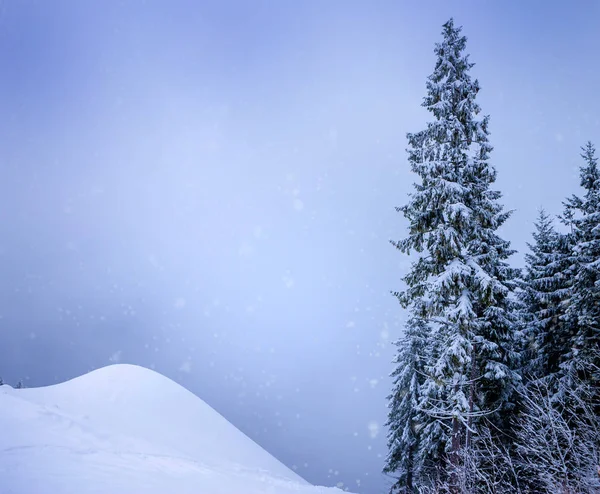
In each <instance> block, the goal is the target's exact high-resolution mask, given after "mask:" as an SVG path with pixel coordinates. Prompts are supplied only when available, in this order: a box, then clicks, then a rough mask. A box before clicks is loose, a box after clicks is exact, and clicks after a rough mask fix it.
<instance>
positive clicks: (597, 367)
mask: <svg viewBox="0 0 600 494" xmlns="http://www.w3.org/2000/svg"><path fill="white" fill-rule="evenodd" d="M582 151H583V152H582V154H581V156H582V158H583V159H584V165H583V166H582V167H581V169H580V178H581V182H580V184H581V186H582V187H583V188H584V189H585V193H584V195H583V197H581V198H580V197H578V196H573V197H571V198H570V199H569V200H568V201H567V203H566V209H567V211H569V212H570V213H571V215H570V216H571V217H572V224H573V233H572V236H573V249H572V271H571V272H572V274H573V278H572V289H571V297H570V300H569V306H568V308H567V314H566V317H565V319H566V322H567V324H569V325H570V329H571V333H572V336H571V340H570V352H569V354H568V355H567V356H566V358H565V360H564V362H563V363H562V368H563V371H564V373H565V378H564V381H565V384H566V385H569V382H570V380H571V378H572V377H573V376H575V375H576V376H577V377H578V382H581V383H583V384H586V385H589V386H591V388H592V389H597V390H599V394H600V361H599V359H598V356H599V355H600V353H599V350H600V170H599V169H598V159H597V158H596V156H595V148H594V146H593V144H592V143H591V142H588V143H587V144H586V145H585V146H584V147H583V148H582Z"/></svg>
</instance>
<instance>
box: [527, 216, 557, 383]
mask: <svg viewBox="0 0 600 494" xmlns="http://www.w3.org/2000/svg"><path fill="white" fill-rule="evenodd" d="M552 223H553V222H552V219H551V218H550V216H549V215H548V214H547V213H546V211H544V210H543V209H542V210H540V212H539V215H538V219H537V221H536V223H535V224H534V226H535V232H534V233H533V240H534V242H533V243H528V244H527V245H528V247H529V250H530V251H529V253H527V254H526V255H525V262H526V268H525V279H524V282H523V284H522V287H523V290H522V292H521V300H522V302H523V305H524V308H525V311H524V312H525V314H526V315H527V320H526V321H525V331H524V333H525V340H526V346H525V348H524V355H523V356H524V364H525V365H524V369H523V371H524V374H525V375H526V376H527V378H528V379H545V380H550V381H552V382H556V379H557V377H558V375H559V372H560V363H561V362H562V360H563V359H564V356H565V355H566V354H567V353H568V351H569V350H568V345H569V337H568V333H567V326H565V324H564V322H563V318H564V314H565V303H564V302H565V300H566V299H567V296H568V294H569V279H568V278H566V277H565V276H564V272H565V270H566V269H568V266H569V264H568V259H569V241H568V239H567V237H566V236H565V235H561V234H559V233H558V232H557V231H556V230H555V229H554V226H553V224H552ZM546 385H547V386H550V385H549V384H546Z"/></svg>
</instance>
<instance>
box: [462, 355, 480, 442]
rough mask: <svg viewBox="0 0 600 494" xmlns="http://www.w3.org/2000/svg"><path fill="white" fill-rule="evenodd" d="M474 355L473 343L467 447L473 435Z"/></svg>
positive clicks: (475, 372) (475, 375)
mask: <svg viewBox="0 0 600 494" xmlns="http://www.w3.org/2000/svg"><path fill="white" fill-rule="evenodd" d="M475 357H476V355H475V345H473V350H471V375H470V376H469V417H468V418H467V439H466V441H465V447H466V448H467V449H469V448H470V447H471V440H472V436H473V433H472V432H471V429H472V427H473V408H474V406H475V380H476V379H477V362H476V358H475Z"/></svg>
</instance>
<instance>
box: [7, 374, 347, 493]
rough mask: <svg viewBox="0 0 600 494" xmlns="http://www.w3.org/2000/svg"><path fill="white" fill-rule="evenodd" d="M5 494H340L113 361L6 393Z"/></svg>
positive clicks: (169, 385) (189, 399) (194, 402)
mask: <svg viewBox="0 0 600 494" xmlns="http://www.w3.org/2000/svg"><path fill="white" fill-rule="evenodd" d="M0 425H1V426H2V429H1V430H0V494H50V493H52V494H92V493H94V494H192V493H193V494H203V493H207V494H238V493H239V494H254V493H273V494H286V493H291V492H294V493H296V494H318V493H322V494H326V493H328V494H329V493H330V494H334V493H336V492H337V493H341V492H342V491H340V490H339V489H335V488H325V487H314V486H312V485H310V484H308V483H307V482H306V481H305V480H303V479H302V478H301V477H299V476H298V475H296V474H295V473H294V472H293V471H291V470H290V469H288V468H287V467H286V466H285V465H283V464H282V463H281V462H279V461H278V460H276V459H275V458H273V457H272V456H271V455H270V454H268V453H267V452H266V451H265V450H263V449H262V448H261V447H260V446H258V445H257V444H256V443H255V442H253V441H252V440H251V439H249V438H248V437H247V436H245V435H244V434H243V433H242V432H240V431H239V430H238V429H236V428H235V427H234V426H233V425H231V424H230V423H229V422H227V420H225V419H224V418H223V417H222V416H221V415H219V414H218V413H217V412H216V411H215V410H213V409H212V408H211V407H209V406H208V405H207V404H206V403H204V402H203V401H202V400H200V399H199V398H198V397H196V396H195V395H193V394H192V393H190V392H189V391H187V390H186V389H184V388H183V387H181V386H179V385H178V384H176V383H175V382H173V381H171V380H169V379H167V378H166V377H164V376H161V375H160V374H158V373H156V372H154V371H151V370H148V369H144V368H142V367H137V366H133V365H111V366H109V367H104V368H102V369H99V370H96V371H93V372H91V373H89V374H86V375H84V376H81V377H78V378H76V379H73V380H71V381H68V382H65V383H62V384H57V385H55V386H48V387H45V388H32V389H21V390H17V389H12V388H11V387H9V386H2V387H0Z"/></svg>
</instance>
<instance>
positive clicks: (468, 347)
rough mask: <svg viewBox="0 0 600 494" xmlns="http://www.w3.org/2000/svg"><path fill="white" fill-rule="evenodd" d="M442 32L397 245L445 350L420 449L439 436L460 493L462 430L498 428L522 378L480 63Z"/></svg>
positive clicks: (450, 32) (410, 303)
mask: <svg viewBox="0 0 600 494" xmlns="http://www.w3.org/2000/svg"><path fill="white" fill-rule="evenodd" d="M442 35H443V40H442V42H441V43H439V44H436V46H435V54H436V57H437V60H436V64H435V69H434V72H433V74H432V75H431V76H429V78H428V80H427V96H426V97H425V98H424V101H423V104H422V105H423V106H424V107H425V108H427V110H428V111H429V112H431V113H432V114H433V117H434V119H433V121H432V122H429V123H428V124H427V128H426V129H425V130H423V131H421V132H418V133H416V134H408V141H409V149H408V153H409V162H410V165H411V168H412V171H413V172H415V173H416V174H417V175H418V176H419V179H420V180H419V183H417V184H415V186H414V188H415V190H414V192H413V193H412V194H411V195H410V199H409V202H408V204H406V205H405V206H403V207H400V208H398V210H399V211H401V212H402V213H403V214H404V216H405V217H406V218H407V219H408V220H409V223H410V225H409V235H408V237H407V238H405V239H403V240H401V241H399V242H393V244H394V245H395V246H396V247H397V248H398V249H399V250H401V251H402V252H404V253H407V254H410V253H411V252H413V251H414V252H417V253H419V254H420V256H419V258H418V260H417V261H416V262H414V263H413V265H412V268H411V270H410V272H409V273H408V274H407V275H406V276H405V278H404V281H405V283H406V285H407V288H406V290H404V291H402V292H399V293H397V294H396V295H397V296H398V298H399V300H400V302H401V303H402V304H403V306H405V307H409V308H410V310H411V312H412V313H413V314H415V315H418V316H419V317H422V318H423V319H425V320H427V321H430V322H431V323H433V324H435V325H436V332H435V338H436V341H437V342H438V343H437V348H439V349H440V352H439V356H438V358H437V359H436V360H435V361H432V362H429V365H428V366H427V367H426V373H427V374H428V377H427V378H426V380H425V382H424V384H423V388H424V389H425V390H426V392H425V393H422V395H424V397H425V399H423V400H422V402H421V404H420V408H421V409H422V410H423V412H424V413H426V414H428V416H429V417H430V418H431V419H432V420H433V421H435V422H436V423H437V424H438V426H440V427H443V428H445V429H446V430H447V431H448V432H447V433H446V434H445V437H443V436H442V437H439V436H436V435H431V436H429V437H428V436H427V434H421V437H420V438H419V439H420V441H419V452H420V454H421V455H426V454H427V452H430V451H436V450H438V446H439V445H432V444H429V441H430V440H431V439H433V440H438V441H441V442H443V444H442V445H441V446H442V447H443V448H444V449H445V451H446V452H447V460H448V465H449V467H448V468H446V472H445V473H446V474H447V475H448V482H449V484H450V488H451V489H452V490H454V491H455V492H456V490H457V487H456V485H457V478H456V471H457V468H458V466H459V465H458V464H459V461H460V460H459V459H460V451H461V449H462V448H463V447H464V446H465V445H468V442H469V440H470V438H469V436H470V435H471V433H470V432H469V433H468V434H467V433H466V431H472V430H474V429H476V424H475V422H476V420H473V417H476V416H477V415H483V414H486V415H488V418H489V419H490V420H493V422H492V423H494V424H495V425H497V426H498V428H499V429H500V430H501V429H502V428H503V427H504V426H506V424H507V423H508V416H509V414H510V410H511V407H512V403H511V395H512V393H513V390H514V387H515V386H516V384H517V382H518V381H519V376H518V375H517V373H516V372H515V371H514V369H513V360H514V359H515V355H514V339H515V338H514V329H515V324H516V318H515V316H514V313H513V308H514V307H513V304H514V303H515V302H514V299H513V298H512V297H511V291H512V289H513V288H514V278H515V276H516V271H515V270H514V269H512V268H510V267H509V265H508V263H507V259H508V258H509V256H510V255H511V254H512V253H513V251H512V250H511V249H510V244H509V242H507V241H505V240H503V239H501V238H500V237H499V235H498V234H497V230H498V228H500V227H501V226H502V224H503V223H504V222H505V221H506V220H507V219H508V217H509V216H510V212H506V211H504V210H503V207H502V206H501V205H500V204H499V202H498V200H499V199H500V197H501V194H500V192H498V191H495V190H492V189H490V186H491V185H492V184H493V183H494V182H495V179H496V171H495V169H494V168H493V167H492V166H491V165H490V164H489V163H488V160H489V154H490V151H491V150H492V146H491V145H490V144H489V142H488V117H483V118H480V119H478V118H477V115H478V114H479V112H480V108H479V106H478V104H477V103H476V101H475V98H476V95H477V93H478V91H479V83H478V81H477V80H473V79H471V76H470V74H469V72H470V70H471V68H472V67H473V65H474V64H472V63H470V62H469V59H468V56H467V55H466V54H465V53H464V51H465V47H466V37H464V36H462V35H461V28H458V27H455V25H454V22H453V20H452V19H451V20H450V21H448V22H447V23H446V24H444V26H443V30H442ZM431 397H437V399H436V400H433V399H431ZM469 424H470V427H467V426H468V425H469ZM428 429H429V430H431V429H432V427H431V426H430V427H428ZM423 432H425V429H424V431H423ZM418 461H419V462H422V463H425V462H426V461H427V458H423V457H421V458H419V459H418ZM442 466H443V465H442Z"/></svg>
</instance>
